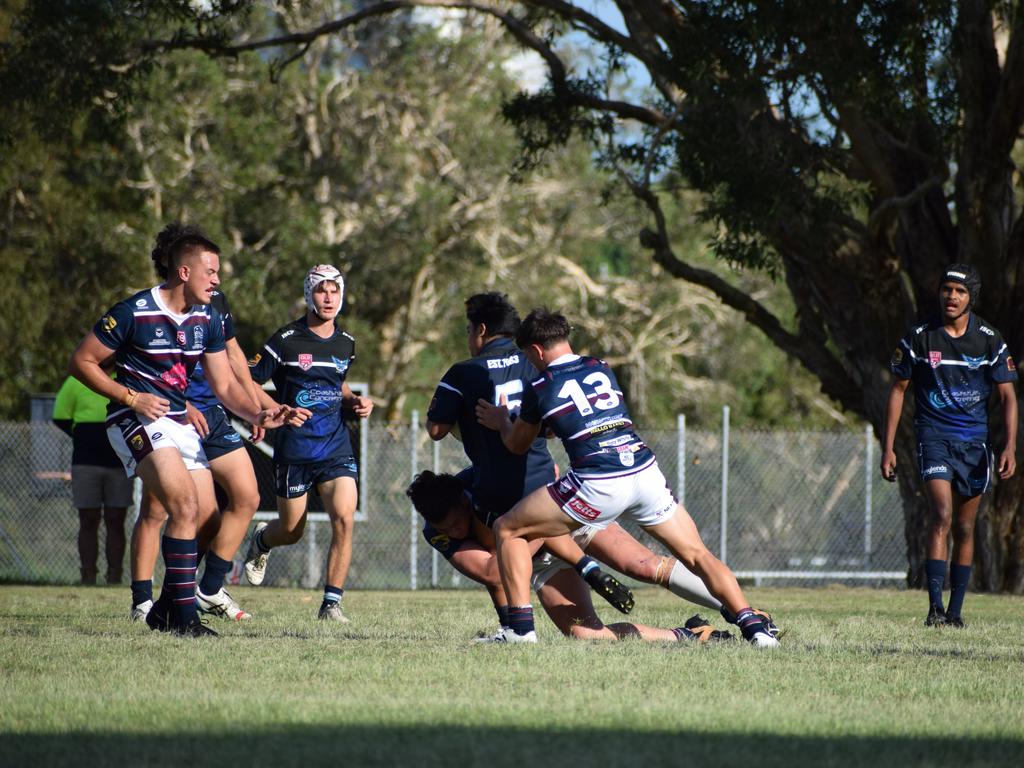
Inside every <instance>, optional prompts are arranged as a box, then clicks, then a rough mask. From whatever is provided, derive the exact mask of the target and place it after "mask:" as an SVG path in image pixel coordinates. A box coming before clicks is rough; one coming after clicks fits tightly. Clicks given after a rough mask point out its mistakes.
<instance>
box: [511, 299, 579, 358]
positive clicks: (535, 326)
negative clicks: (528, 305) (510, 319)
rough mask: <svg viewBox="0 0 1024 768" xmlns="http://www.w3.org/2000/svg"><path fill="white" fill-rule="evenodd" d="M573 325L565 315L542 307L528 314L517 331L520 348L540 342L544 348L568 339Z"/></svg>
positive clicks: (517, 342) (517, 341)
mask: <svg viewBox="0 0 1024 768" xmlns="http://www.w3.org/2000/svg"><path fill="white" fill-rule="evenodd" d="M570 333H572V326H570V325H569V321H568V320H566V319H565V315H563V314H561V313H559V312H552V311H551V310H549V309H545V308H543V307H541V308H540V309H535V310H533V311H532V312H531V313H530V314H528V315H527V316H526V319H525V320H523V322H522V324H521V325H520V326H519V331H518V332H517V333H516V344H517V345H519V347H520V349H523V348H526V347H528V346H530V345H531V344H539V345H540V346H542V347H544V349H547V348H549V347H550V346H552V345H553V344H557V343H558V342H560V341H568V340H569V334H570Z"/></svg>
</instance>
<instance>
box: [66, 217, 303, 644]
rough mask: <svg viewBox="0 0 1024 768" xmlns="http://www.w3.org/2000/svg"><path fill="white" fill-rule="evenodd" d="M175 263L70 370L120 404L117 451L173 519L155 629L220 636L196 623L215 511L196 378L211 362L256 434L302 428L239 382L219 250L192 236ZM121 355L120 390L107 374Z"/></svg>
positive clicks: (91, 339)
mask: <svg viewBox="0 0 1024 768" xmlns="http://www.w3.org/2000/svg"><path fill="white" fill-rule="evenodd" d="M167 253H168V278H167V280H166V282H164V283H163V284H162V285H158V286H155V287H153V288H150V289H148V290H145V291H140V292H139V293H137V294H135V295H134V296H131V297H130V298H128V299H126V300H124V301H122V302H120V303H118V304H117V305H115V306H114V307H113V308H111V309H110V310H109V311H108V312H107V313H106V314H104V315H103V317H102V318H101V319H100V320H99V322H98V323H97V324H96V325H95V327H94V328H93V330H92V331H91V332H90V333H89V334H88V335H86V336H85V338H83V339H82V341H81V343H80V344H79V345H78V348H77V349H76V350H75V352H74V353H73V354H72V356H71V362H70V365H69V368H70V372H71V373H72V375H74V376H75V377H76V378H78V379H79V380H80V381H81V382H82V383H83V384H85V385H86V386H88V387H89V388H91V389H93V390H94V391H96V392H98V393H99V394H101V395H103V396H104V397H106V398H108V399H109V400H110V406H109V410H108V416H107V423H108V430H107V435H108V437H109V439H110V444H111V446H112V447H113V448H114V450H115V452H116V453H117V454H118V457H119V458H120V459H121V462H122V463H123V464H124V467H125V471H126V473H127V474H128V475H129V477H132V476H138V477H139V478H141V480H142V483H143V487H144V488H145V489H146V490H147V491H148V492H150V493H152V494H153V495H154V496H155V497H156V498H157V499H159V501H160V504H161V505H162V506H163V508H164V509H166V510H167V513H168V515H169V520H168V522H167V528H166V530H165V532H164V535H163V537H162V540H161V551H162V554H163V558H164V564H165V567H166V573H167V575H166V577H165V578H164V584H163V589H162V591H161V594H160V598H159V599H158V600H157V602H156V604H155V605H154V606H153V607H152V609H150V611H149V613H148V614H147V616H146V623H147V624H148V625H149V626H150V627H151V628H152V629H159V630H162V631H170V632H174V633H177V634H181V635H189V636H201V635H216V633H215V632H214V631H213V630H211V629H209V628H208V627H206V626H205V625H203V624H202V623H201V622H200V621H199V618H198V616H197V613H196V600H195V574H196V558H197V545H196V525H197V516H198V514H199V510H200V509H209V508H212V507H213V505H214V502H213V496H214V493H213V480H212V478H211V475H210V471H209V469H208V463H207V460H206V456H205V454H204V453H203V449H202V446H201V445H200V441H199V434H198V433H197V432H196V430H195V428H194V427H192V426H191V425H190V424H187V423H186V409H185V390H186V388H187V387H188V380H189V377H190V375H191V373H192V370H193V368H194V367H195V365H196V363H197V362H198V361H199V360H200V359H202V361H203V365H204V368H205V369H206V376H207V378H208V380H209V382H210V385H211V387H212V388H213V391H214V392H215V393H216V394H217V396H218V397H219V398H220V399H221V401H223V402H224V403H225V404H226V405H227V406H228V407H229V408H231V410H233V411H234V412H236V413H238V414H239V415H241V416H242V417H243V418H246V419H248V420H249V421H251V422H253V423H255V424H260V425H261V426H264V427H276V426H280V425H282V424H284V423H286V422H288V421H292V422H294V423H301V418H300V417H299V416H298V415H297V414H296V413H295V411H294V409H292V408H289V407H286V406H281V407H278V408H276V409H263V410H260V409H258V408H256V407H255V405H254V404H253V403H252V401H251V398H250V396H249V393H247V392H246V391H245V389H244V388H243V387H242V386H241V385H240V384H239V383H238V381H236V379H235V377H234V376H233V375H232V373H231V367H230V364H229V362H228V360H227V353H226V352H225V351H224V330H223V323H222V321H221V319H220V316H219V314H218V313H217V311H216V310H214V309H212V308H211V307H210V300H211V298H212V295H213V292H214V291H215V290H216V288H217V285H218V284H219V283H220V279H219V277H218V272H219V269H220V258H219V254H220V249H219V248H218V247H217V245H216V244H214V243H213V242H212V241H210V240H209V239H207V238H205V237H203V236H201V235H197V234H189V235H185V236H182V237H180V238H177V239H176V240H174V242H172V243H171V244H170V246H169V247H168V249H167ZM112 352H113V354H114V359H115V370H116V374H117V378H116V381H115V380H111V379H110V378H108V377H107V375H106V374H105V373H104V372H103V370H102V368H101V364H102V363H103V361H104V360H106V359H107V358H109V357H110V355H111V353H112Z"/></svg>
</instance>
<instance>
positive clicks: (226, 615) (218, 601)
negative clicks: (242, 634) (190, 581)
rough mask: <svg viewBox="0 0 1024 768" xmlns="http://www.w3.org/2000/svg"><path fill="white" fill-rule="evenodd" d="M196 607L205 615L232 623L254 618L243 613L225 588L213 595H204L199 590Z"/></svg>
mask: <svg viewBox="0 0 1024 768" xmlns="http://www.w3.org/2000/svg"><path fill="white" fill-rule="evenodd" d="M196 606H197V607H198V608H199V610H200V611H202V612H203V613H207V614H209V615H210V616H220V617H221V618H222V619H228V620H230V621H248V620H249V619H251V618H252V615H251V614H248V613H246V612H245V611H243V610H242V609H241V607H239V605H238V603H236V602H235V601H234V600H233V599H232V597H231V595H229V594H228V591H227V590H226V589H224V588H223V587H221V588H220V589H219V590H218V591H217V592H215V593H213V594H212V595H204V594H203V593H202V592H201V591H200V590H198V589H197V590H196Z"/></svg>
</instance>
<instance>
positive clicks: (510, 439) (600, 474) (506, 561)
mask: <svg viewBox="0 0 1024 768" xmlns="http://www.w3.org/2000/svg"><path fill="white" fill-rule="evenodd" d="M570 330H571V329H570V327H569V323H568V321H567V320H566V319H565V317H564V316H563V315H560V314H557V313H554V312H549V311H547V310H543V309H535V310H534V311H533V312H531V313H530V314H529V315H528V316H527V317H526V319H525V320H524V321H523V323H522V325H521V326H520V328H519V331H518V333H517V334H516V343H517V344H518V346H519V348H520V349H522V351H523V354H525V355H526V357H527V359H529V361H530V362H531V363H533V365H534V366H535V367H536V368H537V369H538V370H539V371H540V372H541V375H540V377H539V378H537V379H536V380H534V381H533V382H532V383H530V385H529V386H527V387H526V388H525V389H524V391H523V393H522V403H521V405H520V410H519V418H518V419H516V420H515V421H512V420H511V418H510V417H509V411H508V408H507V407H505V406H504V404H499V405H495V404H494V403H493V402H491V401H490V400H485V399H482V398H481V399H479V400H477V405H476V415H477V418H478V420H479V421H480V423H481V424H483V425H484V426H486V427H489V428H490V429H493V430H495V431H496V432H497V433H498V434H499V435H500V436H501V439H502V442H504V444H505V446H506V447H507V448H508V449H509V450H510V451H512V452H514V453H525V452H526V451H528V450H529V448H530V445H531V444H532V443H533V441H534V440H536V438H537V436H538V434H540V431H541V428H542V426H544V427H546V428H547V429H549V430H551V431H552V432H553V433H554V434H555V436H556V437H558V438H559V439H560V440H561V441H562V444H563V445H564V446H565V450H566V452H567V453H568V455H569V460H570V463H571V469H570V470H569V471H568V472H567V473H566V474H565V475H564V476H563V477H562V478H560V479H559V480H557V481H554V482H551V483H549V484H547V485H546V486H545V487H543V488H538V489H537V490H535V491H534V492H533V493H531V494H530V495H529V496H527V497H526V498H524V499H523V500H522V501H520V502H519V503H518V504H516V506H515V507H513V508H512V510H511V511H509V512H508V513H507V514H505V515H504V516H502V517H501V518H499V519H498V521H497V522H496V523H495V525H494V535H495V539H496V545H497V555H498V565H499V568H500V571H501V579H502V583H503V585H504V587H505V593H506V595H507V596H508V601H509V629H508V630H506V631H505V633H504V634H505V639H506V642H537V635H536V632H535V630H534V622H533V607H532V606H531V604H530V571H531V564H530V559H531V558H530V547H529V540H531V539H535V538H538V537H544V538H546V537H551V536H559V535H562V534H566V533H570V532H571V531H573V530H575V529H577V528H579V527H581V526H583V525H591V526H593V527H595V528H598V529H603V528H606V527H607V526H608V525H609V524H610V523H612V522H614V521H615V520H616V519H617V518H618V517H619V516H621V515H623V514H626V515H628V516H629V517H631V518H632V519H633V520H635V521H636V522H637V523H639V524H640V525H641V526H642V527H643V528H644V530H646V531H647V532H648V533H650V534H651V535H652V536H654V538H656V539H657V540H658V541H660V542H661V543H662V544H664V545H665V546H666V547H667V548H668V549H669V551H670V552H672V554H673V555H675V556H676V558H677V559H678V560H679V561H680V562H682V564H683V565H684V566H685V567H686V568H687V569H688V570H690V571H692V572H693V573H695V574H697V575H698V576H699V577H700V578H701V580H702V581H703V582H704V583H705V585H707V587H708V589H709V591H710V592H711V594H713V595H714V596H715V597H717V598H718V599H719V600H720V601H721V602H722V604H723V606H724V607H725V608H726V609H727V610H728V615H729V616H730V617H732V618H733V619H734V621H735V623H736V624H737V625H738V626H739V628H740V631H741V632H742V634H743V637H744V638H745V639H746V640H748V641H749V642H751V643H752V644H754V645H755V646H758V647H762V648H765V647H772V646H777V645H778V644H779V643H778V640H776V639H775V637H774V636H773V635H772V633H771V629H770V628H769V627H768V626H767V625H766V623H765V622H766V620H765V618H764V617H763V616H762V615H760V614H758V613H756V612H754V611H753V610H752V609H751V608H750V604H749V603H748V602H747V601H746V598H745V597H744V596H743V592H742V590H741V589H740V586H739V584H738V583H737V581H736V577H735V576H734V575H733V574H732V571H730V570H729V568H728V567H727V566H726V565H725V564H724V563H722V562H721V561H720V560H718V558H716V557H715V556H714V555H712V554H711V552H710V551H708V549H707V547H706V546H704V542H703V541H701V538H700V534H699V533H698V532H697V527H696V525H694V522H693V520H692V519H691V518H690V515H689V514H688V513H687V511H686V510H685V509H684V508H683V507H682V506H681V505H679V504H678V503H677V502H676V500H675V498H674V497H673V496H672V493H671V491H670V490H669V489H668V484H667V483H666V481H665V477H664V475H662V473H661V470H660V469H659V468H658V464H657V460H656V459H655V456H654V453H653V452H652V451H651V449H650V448H648V447H647V446H646V445H645V444H644V442H643V441H642V440H641V439H640V438H639V436H638V435H637V434H636V432H634V431H633V428H632V427H633V422H632V420H631V419H630V417H629V412H628V411H627V409H626V404H625V401H624V399H623V395H622V391H621V390H620V388H619V385H618V382H617V381H616V379H615V374H614V373H612V370H611V368H609V367H608V365H607V364H606V363H604V362H603V361H601V360H598V359H596V358H593V357H581V356H579V355H576V354H575V353H573V351H572V347H571V346H570V344H569V334H570Z"/></svg>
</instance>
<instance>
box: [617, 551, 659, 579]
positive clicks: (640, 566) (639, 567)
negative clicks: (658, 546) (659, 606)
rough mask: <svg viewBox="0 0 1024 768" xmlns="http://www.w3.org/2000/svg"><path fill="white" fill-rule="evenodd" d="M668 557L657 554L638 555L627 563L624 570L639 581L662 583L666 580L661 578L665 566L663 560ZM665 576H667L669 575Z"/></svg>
mask: <svg viewBox="0 0 1024 768" xmlns="http://www.w3.org/2000/svg"><path fill="white" fill-rule="evenodd" d="M667 559H668V558H665V557H658V556H657V555H651V556H649V557H638V558H636V559H635V560H630V561H629V562H628V563H626V565H625V568H624V569H623V571H622V572H623V573H624V574H626V575H627V576H629V577H630V578H633V579H636V580H637V581H643V582H645V583H647V584H660V583H662V582H663V581H664V579H662V578H661V576H662V570H663V567H664V565H663V561H665V560H667ZM665 578H667V575H666V577H665Z"/></svg>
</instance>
